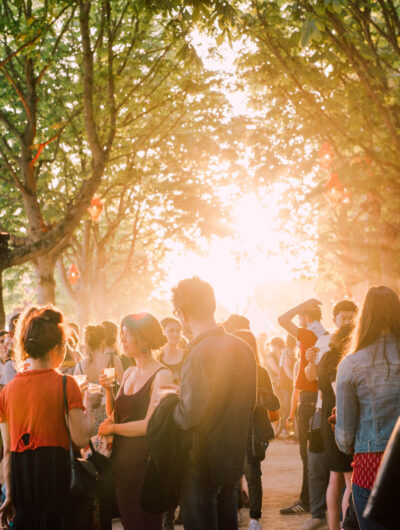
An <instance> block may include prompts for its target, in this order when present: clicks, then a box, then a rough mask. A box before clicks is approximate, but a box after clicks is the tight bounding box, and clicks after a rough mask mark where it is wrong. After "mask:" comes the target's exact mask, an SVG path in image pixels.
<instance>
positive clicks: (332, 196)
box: [324, 173, 350, 206]
mask: <svg viewBox="0 0 400 530" xmlns="http://www.w3.org/2000/svg"><path fill="white" fill-rule="evenodd" d="M324 188H325V194H326V198H327V199H328V202H329V203H330V204H331V205H332V206H337V205H339V204H340V203H345V204H347V203H348V202H349V201H350V193H349V192H348V191H347V189H346V188H345V187H344V186H343V184H342V183H341V182H340V179H339V175H338V174H337V173H331V176H330V178H329V180H328V182H327V183H326V184H325V185H324Z"/></svg>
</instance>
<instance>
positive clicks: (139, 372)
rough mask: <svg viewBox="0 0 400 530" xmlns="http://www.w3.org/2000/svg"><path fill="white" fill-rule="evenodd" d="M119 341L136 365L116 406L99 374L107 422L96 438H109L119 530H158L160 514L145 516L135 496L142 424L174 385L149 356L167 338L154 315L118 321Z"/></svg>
mask: <svg viewBox="0 0 400 530" xmlns="http://www.w3.org/2000/svg"><path fill="white" fill-rule="evenodd" d="M121 342H122V346H123V348H124V352H125V355H127V356H128V357H132V358H134V359H135V362H136V365H135V366H132V367H131V368H128V369H127V370H126V371H125V374H124V377H123V379H122V383H121V386H120V389H119V391H118V394H117V396H116V399H115V401H114V395H113V390H114V382H113V381H110V380H109V378H107V377H106V376H105V375H104V374H101V375H100V380H99V381H100V384H101V385H103V386H104V388H105V389H106V393H107V413H108V415H109V417H108V418H107V419H106V420H104V422H103V423H102V424H101V425H100V427H99V434H100V435H103V436H106V435H109V434H113V435H114V446H113V452H112V456H111V463H112V468H113V475H114V481H115V487H116V494H117V500H118V507H119V510H120V514H121V522H122V525H123V527H124V530H161V526H162V515H160V516H157V515H151V514H147V513H145V512H144V511H143V510H142V508H141V507H140V493H141V489H142V484H143V481H144V476H145V471H146V465H147V461H148V457H149V453H148V449H147V443H146V429H147V424H148V422H149V419H150V416H151V415H152V413H153V411H154V409H155V406H156V402H157V400H158V398H159V394H160V389H161V387H162V386H165V385H171V384H172V383H173V380H172V375H171V372H170V371H169V370H167V369H166V368H165V366H163V365H162V364H161V363H160V362H158V361H156V360H155V358H154V357H153V354H152V351H153V350H158V349H159V348H161V347H162V346H163V345H164V344H165V342H166V338H165V336H164V334H163V332H162V329H161V326H160V324H159V322H158V320H157V319H156V318H155V317H154V316H153V315H151V314H150V313H135V314H132V315H128V316H126V317H125V318H124V319H123V320H122V323H121Z"/></svg>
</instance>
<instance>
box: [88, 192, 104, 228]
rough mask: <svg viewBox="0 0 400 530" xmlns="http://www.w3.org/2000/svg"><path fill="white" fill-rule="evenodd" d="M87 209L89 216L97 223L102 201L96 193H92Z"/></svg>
mask: <svg viewBox="0 0 400 530" xmlns="http://www.w3.org/2000/svg"><path fill="white" fill-rule="evenodd" d="M87 210H88V212H89V214H90V217H91V218H92V221H94V222H95V223H97V221H98V220H99V217H100V215H101V212H102V211H103V201H102V200H101V199H100V197H99V196H98V195H94V197H93V199H92V202H91V203H90V206H89V208H88V209H87Z"/></svg>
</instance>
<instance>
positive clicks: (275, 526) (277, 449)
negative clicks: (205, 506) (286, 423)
mask: <svg viewBox="0 0 400 530" xmlns="http://www.w3.org/2000/svg"><path fill="white" fill-rule="evenodd" d="M262 472H263V490H264V491H263V499H264V500H263V516H262V523H263V529H264V530H295V529H296V530H297V529H298V528H299V527H300V526H301V525H302V524H304V523H305V522H306V521H307V520H308V519H309V517H310V515H309V514H304V515H286V516H283V515H280V513H279V509H280V508H283V507H286V506H289V505H290V504H292V502H294V501H295V500H296V499H297V498H298V495H299V493H300V488H301V462H300V455H299V448H298V445H297V444H289V443H285V442H284V441H282V440H274V441H273V442H272V443H271V445H270V447H269V448H268V451H267V457H266V459H265V460H264V462H263V464H262ZM244 516H245V517H244V521H243V523H244V524H243V525H241V527H242V528H246V527H247V525H248V511H247V510H244ZM113 529H114V530H117V529H118V530H122V526H121V525H120V524H119V523H117V522H116V523H114V525H113ZM175 529H176V530H181V529H183V527H182V526H176V527H175Z"/></svg>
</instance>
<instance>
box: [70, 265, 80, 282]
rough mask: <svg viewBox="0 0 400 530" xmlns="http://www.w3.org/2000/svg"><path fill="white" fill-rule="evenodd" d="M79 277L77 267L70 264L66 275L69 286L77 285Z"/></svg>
mask: <svg viewBox="0 0 400 530" xmlns="http://www.w3.org/2000/svg"><path fill="white" fill-rule="evenodd" d="M80 275H81V273H80V272H79V269H78V267H77V266H76V265H75V263H72V264H71V265H70V266H69V269H68V273H67V277H68V280H69V283H70V284H71V285H76V284H77V283H78V281H79V277H80Z"/></svg>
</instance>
